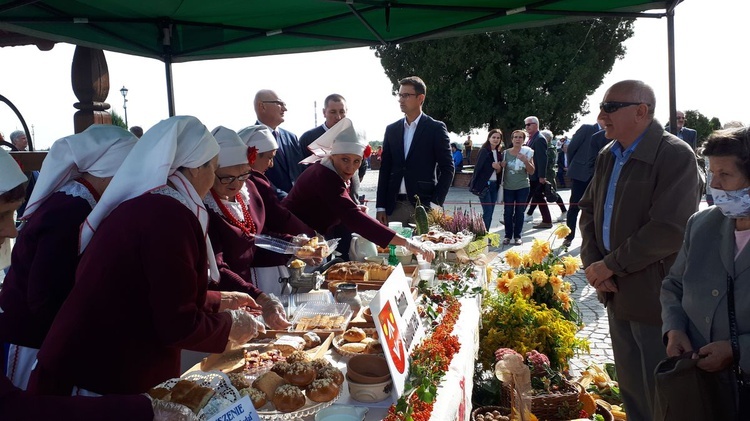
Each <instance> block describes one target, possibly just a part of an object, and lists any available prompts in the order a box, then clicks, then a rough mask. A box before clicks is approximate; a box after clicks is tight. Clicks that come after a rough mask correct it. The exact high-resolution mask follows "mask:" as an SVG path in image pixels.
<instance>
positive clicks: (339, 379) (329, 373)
mask: <svg viewBox="0 0 750 421" xmlns="http://www.w3.org/2000/svg"><path fill="white" fill-rule="evenodd" d="M318 378H319V379H331V380H333V381H334V382H335V383H336V384H337V385H339V386H341V385H342V384H343V383H344V373H342V372H341V370H339V369H338V368H336V367H333V366H330V367H324V368H322V369H321V370H320V371H318Z"/></svg>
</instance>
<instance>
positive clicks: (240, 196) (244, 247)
mask: <svg viewBox="0 0 750 421" xmlns="http://www.w3.org/2000/svg"><path fill="white" fill-rule="evenodd" d="M212 134H213V135H214V137H215V138H216V141H217V142H218V143H219V148H220V149H219V164H218V165H219V166H218V168H217V169H216V173H215V177H214V183H213V187H211V190H210V191H209V193H208V194H207V195H206V196H205V197H204V199H203V201H204V203H205V204H206V210H207V211H208V215H209V225H208V226H209V228H208V235H209V237H210V238H211V245H212V246H213V251H214V254H215V256H216V266H217V267H218V269H219V275H220V278H219V283H218V285H214V286H213V288H216V289H219V290H221V291H238V292H246V293H248V294H250V296H251V297H253V298H255V300H256V301H257V302H258V304H260V305H261V306H262V307H263V318H264V320H265V322H266V323H267V324H268V325H269V326H270V327H271V328H273V329H284V328H287V327H289V322H288V321H287V320H286V317H285V312H284V309H283V307H282V305H281V303H280V302H279V301H277V300H274V299H272V298H270V296H269V295H268V294H267V293H266V292H271V291H265V290H263V288H262V287H261V286H260V285H258V283H257V279H254V278H253V276H252V269H251V265H252V264H253V260H254V258H255V250H256V248H255V245H254V235H255V234H260V233H261V232H262V231H263V228H264V226H265V222H266V211H265V208H264V206H263V199H261V196H260V194H259V193H258V190H257V189H256V188H255V185H254V184H252V183H245V181H246V180H247V179H248V178H249V177H250V171H251V170H250V164H249V159H250V157H249V156H248V147H247V145H246V144H245V143H244V142H242V140H241V139H240V137H239V136H238V135H237V133H235V132H234V131H232V130H230V129H227V128H225V127H221V126H219V127H217V128H215V129H214V130H213V132H212ZM287 237H288V238H287V239H291V235H288V236H287Z"/></svg>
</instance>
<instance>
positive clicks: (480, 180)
mask: <svg viewBox="0 0 750 421" xmlns="http://www.w3.org/2000/svg"><path fill="white" fill-rule="evenodd" d="M502 151H503V132H502V131H500V129H492V130H490V132H489V133H487V141H486V142H484V144H483V145H482V147H481V148H480V149H479V157H478V158H477V164H476V165H475V166H474V175H473V176H472V177H471V183H470V184H469V188H470V189H471V192H472V193H474V194H476V195H477V196H479V199H480V200H481V202H482V219H484V226H485V227H486V228H487V231H489V230H490V226H491V225H492V214H493V213H494V212H495V204H496V203H497V192H498V190H499V189H500V185H501V184H502V183H501V182H502V178H503V167H502V166H501V165H500V162H501V161H502V160H503V154H502Z"/></svg>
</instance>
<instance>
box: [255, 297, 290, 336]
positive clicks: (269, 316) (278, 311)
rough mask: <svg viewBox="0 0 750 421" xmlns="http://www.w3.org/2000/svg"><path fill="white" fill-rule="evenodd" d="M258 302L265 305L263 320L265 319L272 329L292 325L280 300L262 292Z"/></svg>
mask: <svg viewBox="0 0 750 421" xmlns="http://www.w3.org/2000/svg"><path fill="white" fill-rule="evenodd" d="M258 304H260V305H261V306H262V307H263V320H265V322H266V324H268V326H270V327H271V329H276V330H283V329H286V328H288V327H289V326H291V325H292V324H291V323H289V321H288V320H287V319H286V312H285V311H284V306H283V305H282V304H281V302H280V301H279V300H276V299H274V298H271V297H270V296H268V295H266V294H261V295H260V296H259V297H258Z"/></svg>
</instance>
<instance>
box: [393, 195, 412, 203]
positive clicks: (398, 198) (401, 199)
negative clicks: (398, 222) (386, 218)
mask: <svg viewBox="0 0 750 421" xmlns="http://www.w3.org/2000/svg"><path fill="white" fill-rule="evenodd" d="M396 201H398V202H408V201H409V196H408V195H405V194H397V195H396Z"/></svg>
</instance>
